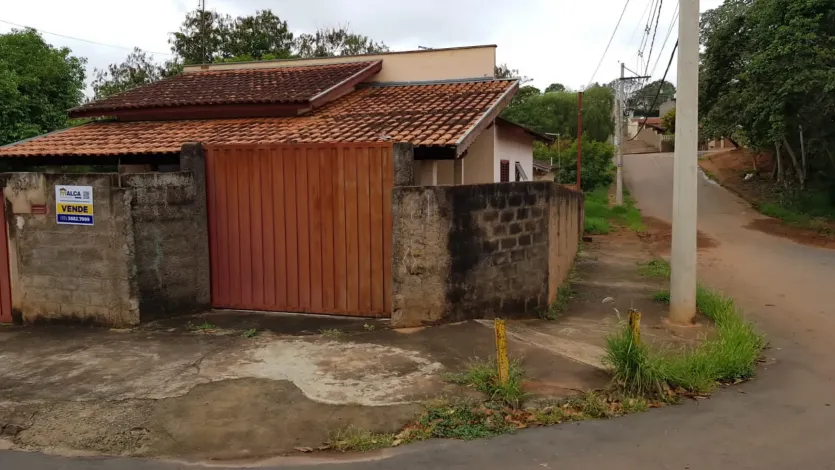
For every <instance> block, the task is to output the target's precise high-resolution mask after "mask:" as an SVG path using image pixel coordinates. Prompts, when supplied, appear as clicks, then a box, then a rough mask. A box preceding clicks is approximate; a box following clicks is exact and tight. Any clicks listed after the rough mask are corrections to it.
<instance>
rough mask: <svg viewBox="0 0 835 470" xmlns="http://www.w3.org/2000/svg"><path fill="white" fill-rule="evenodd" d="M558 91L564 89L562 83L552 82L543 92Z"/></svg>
mask: <svg viewBox="0 0 835 470" xmlns="http://www.w3.org/2000/svg"><path fill="white" fill-rule="evenodd" d="M558 91H565V85H563V84H562V83H552V84H550V85H548V88H546V89H545V93H554V92H558Z"/></svg>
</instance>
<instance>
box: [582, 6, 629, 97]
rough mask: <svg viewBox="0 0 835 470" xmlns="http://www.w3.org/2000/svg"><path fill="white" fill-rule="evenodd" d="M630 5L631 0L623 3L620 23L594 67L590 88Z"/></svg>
mask: <svg viewBox="0 0 835 470" xmlns="http://www.w3.org/2000/svg"><path fill="white" fill-rule="evenodd" d="M628 6H629V0H626V3H625V4H624V5H623V10H622V11H621V12H620V18H618V23H617V24H616V25H615V30H614V31H612V37H610V38H609V43H608V44H606V49H605V50H604V51H603V55H602V56H600V62H598V63H597V68H595V69H594V73H593V74H591V78H590V79H589V84H588V85H586V87H587V88H588V87H589V86H591V84H592V82H593V81H594V77H595V76H597V72H598V71H599V70H600V66H601V65H602V64H603V59H605V58H606V53H607V52H609V46H611V45H612V40H613V39H615V34H617V32H618V27H620V22H621V21H623V15H624V13H626V7H628Z"/></svg>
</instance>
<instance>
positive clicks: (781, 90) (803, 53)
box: [699, 0, 835, 187]
mask: <svg viewBox="0 0 835 470" xmlns="http://www.w3.org/2000/svg"><path fill="white" fill-rule="evenodd" d="M701 26H702V33H701V41H702V44H703V46H704V54H703V55H702V61H701V71H700V84H699V86H700V90H699V112H700V117H701V124H702V125H701V129H702V133H703V138H712V137H720V136H726V137H731V138H733V139H735V140H737V141H740V142H742V143H743V144H746V145H749V146H751V147H753V148H754V149H756V150H760V151H762V150H766V151H772V152H773V151H774V150H775V144H779V145H780V146H781V147H782V148H783V155H784V158H785V155H786V154H787V153H789V152H788V151H789V149H792V151H793V152H794V153H795V154H796V155H797V160H800V156H799V154H800V151H799V150H800V132H799V129H800V127H802V129H803V133H804V137H805V142H804V145H805V147H806V153H807V159H808V167H807V168H806V169H805V170H804V169H803V168H802V167H801V164H798V165H795V164H794V163H793V162H791V161H789V162H784V163H785V165H784V166H785V167H786V168H787V171H791V172H792V173H794V176H795V178H796V179H797V180H798V183H799V185H800V186H801V187H803V186H804V185H805V178H806V177H809V178H810V179H811V180H812V183H815V182H817V183H818V184H820V185H822V186H824V187H825V186H827V185H831V184H832V183H833V182H835V155H833V152H832V148H833V146H835V126H833V125H832V123H833V122H835V42H833V40H832V38H833V37H835V8H833V6H832V1H831V0H758V1H756V2H755V1H753V0H727V1H726V2H725V3H724V4H723V5H721V6H719V7H718V8H715V9H713V10H709V11H707V12H705V14H704V15H703V16H702V22H701ZM794 167H798V168H797V169H795V168H794ZM783 176H784V175H778V179H784V178H783Z"/></svg>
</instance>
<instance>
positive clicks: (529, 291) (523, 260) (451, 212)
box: [392, 181, 583, 326]
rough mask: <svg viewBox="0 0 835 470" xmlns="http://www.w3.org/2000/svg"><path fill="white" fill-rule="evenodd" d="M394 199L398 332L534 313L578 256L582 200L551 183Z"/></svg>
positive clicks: (431, 190)
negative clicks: (444, 323)
mask: <svg viewBox="0 0 835 470" xmlns="http://www.w3.org/2000/svg"><path fill="white" fill-rule="evenodd" d="M392 201H393V202H392V211H393V237H392V253H393V269H392V272H393V283H392V286H393V287H392V288H393V302H394V305H393V314H392V323H393V324H394V325H395V326H417V325H423V324H432V323H437V322H442V321H459V320H464V319H469V318H485V317H493V316H514V315H533V314H536V313H538V312H540V311H542V310H544V309H546V308H547V307H548V305H549V304H550V302H553V300H554V299H555V297H556V292H557V289H556V287H558V286H559V285H560V284H561V282H562V281H563V280H564V279H565V277H566V276H567V275H568V272H569V270H570V267H571V264H572V263H573V260H574V255H575V254H576V250H577V246H578V241H579V237H580V233H579V227H580V224H579V221H580V220H581V217H582V203H583V197H582V194H580V193H577V192H574V191H571V190H568V189H565V188H561V187H559V186H557V185H556V184H555V183H553V182H547V181H539V182H524V183H507V184H484V185H471V186H432V187H400V188H395V189H394V190H393V192H392ZM572 250H573V251H572ZM555 283H556V284H555ZM555 286H556V287H555Z"/></svg>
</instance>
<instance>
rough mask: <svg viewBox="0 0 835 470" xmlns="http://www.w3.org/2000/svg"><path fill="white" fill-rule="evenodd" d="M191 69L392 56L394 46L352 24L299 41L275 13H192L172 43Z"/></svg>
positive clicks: (321, 30)
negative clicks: (300, 59) (209, 65)
mask: <svg viewBox="0 0 835 470" xmlns="http://www.w3.org/2000/svg"><path fill="white" fill-rule="evenodd" d="M169 43H170V45H171V50H172V51H173V52H174V53H175V54H177V56H178V57H179V58H181V59H182V61H183V63H185V64H187V65H188V64H200V63H212V62H241V61H247V60H270V59H287V58H292V57H331V56H347V55H359V54H372V53H377V52H386V51H388V46H386V45H385V44H384V43H382V42H376V41H374V40H372V39H370V38H369V37H367V36H364V35H361V34H356V33H353V32H351V31H350V29H349V28H348V26H347V25H345V26H337V27H324V28H320V29H318V30H317V31H315V32H314V33H304V34H300V35H299V36H298V37H296V36H295V35H294V34H293V33H292V32H291V31H290V29H289V26H288V24H287V22H286V21H283V20H282V19H281V18H279V17H278V16H276V15H275V14H274V13H273V12H272V11H271V10H269V9H267V10H259V11H257V12H256V13H255V14H254V15H250V16H239V17H237V18H232V17H231V16H229V15H221V14H219V13H217V12H216V11H206V12H205V13H204V12H201V11H200V10H194V11H191V12H189V13H187V14H186V18H185V20H184V21H183V23H182V25H181V26H180V30H179V31H177V32H175V33H172V34H171V37H170V39H169Z"/></svg>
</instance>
